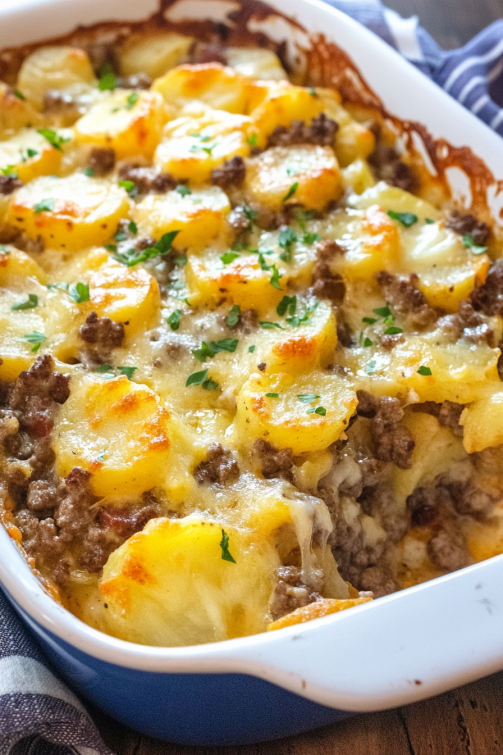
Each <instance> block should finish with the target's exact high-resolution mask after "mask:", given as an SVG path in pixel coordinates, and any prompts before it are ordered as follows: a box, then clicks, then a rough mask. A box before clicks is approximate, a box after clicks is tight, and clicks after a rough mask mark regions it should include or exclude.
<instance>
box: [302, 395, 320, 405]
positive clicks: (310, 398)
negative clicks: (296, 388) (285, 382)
mask: <svg viewBox="0 0 503 755" xmlns="http://www.w3.org/2000/svg"><path fill="white" fill-rule="evenodd" d="M297 398H298V399H299V401H302V403H303V404H310V403H311V402H312V401H316V399H317V398H320V397H319V396H318V395H317V394H316V393H301V394H300V396H297Z"/></svg>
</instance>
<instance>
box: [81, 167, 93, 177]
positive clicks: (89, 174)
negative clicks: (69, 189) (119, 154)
mask: <svg viewBox="0 0 503 755" xmlns="http://www.w3.org/2000/svg"><path fill="white" fill-rule="evenodd" d="M84 175H85V176H87V177H88V178H93V177H94V176H95V175H96V173H95V172H94V170H93V169H92V168H86V169H85V171H84Z"/></svg>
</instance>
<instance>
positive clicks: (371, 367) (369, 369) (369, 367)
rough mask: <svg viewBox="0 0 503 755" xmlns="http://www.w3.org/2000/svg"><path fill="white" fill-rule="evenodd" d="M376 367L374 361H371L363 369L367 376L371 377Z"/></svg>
mask: <svg viewBox="0 0 503 755" xmlns="http://www.w3.org/2000/svg"><path fill="white" fill-rule="evenodd" d="M376 365H377V362H376V360H375V359H371V360H370V362H369V363H368V364H367V365H366V367H365V372H366V373H367V375H371V374H372V373H373V372H374V370H375V368H376Z"/></svg>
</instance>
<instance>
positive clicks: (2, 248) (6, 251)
mask: <svg viewBox="0 0 503 755" xmlns="http://www.w3.org/2000/svg"><path fill="white" fill-rule="evenodd" d="M0 252H2V254H3V255H6V254H10V249H8V248H7V247H6V246H4V245H3V244H1V245H0Z"/></svg>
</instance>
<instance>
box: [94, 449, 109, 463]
mask: <svg viewBox="0 0 503 755" xmlns="http://www.w3.org/2000/svg"><path fill="white" fill-rule="evenodd" d="M106 453H107V452H106V449H105V450H104V451H102V452H101V453H100V455H99V456H97V457H96V461H105V456H106Z"/></svg>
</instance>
